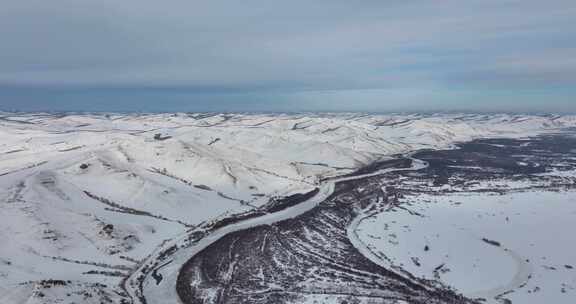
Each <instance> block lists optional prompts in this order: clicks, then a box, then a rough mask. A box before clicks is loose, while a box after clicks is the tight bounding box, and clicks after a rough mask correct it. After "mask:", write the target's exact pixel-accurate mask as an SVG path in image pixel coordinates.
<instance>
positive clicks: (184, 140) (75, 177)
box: [0, 112, 576, 304]
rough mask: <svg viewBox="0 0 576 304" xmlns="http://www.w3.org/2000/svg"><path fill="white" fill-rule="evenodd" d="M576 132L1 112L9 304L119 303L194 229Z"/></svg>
mask: <svg viewBox="0 0 576 304" xmlns="http://www.w3.org/2000/svg"><path fill="white" fill-rule="evenodd" d="M575 126H576V117H574V116H551V115H548V116H527V115H509V114H499V115H472V114H450V115H447V114H442V115H417V114H410V115H360V114H185V113H180V114H150V115H136V114H68V115H56V114H46V113H36V114H22V113H20V114H14V113H1V112H0V244H2V245H1V246H0V303H6V304H11V303H56V302H58V301H59V299H60V300H61V299H63V300H62V301H64V303H70V302H73V301H76V302H83V303H101V302H103V303H113V302H118V299H119V298H120V297H119V296H118V295H117V294H116V292H120V293H121V292H122V291H121V290H119V289H118V286H120V283H121V281H122V279H123V278H125V277H127V276H128V275H129V274H130V273H132V272H133V271H134V269H136V268H138V264H139V263H140V262H141V261H143V260H145V259H146V257H147V256H149V255H150V254H152V253H153V252H154V250H155V249H156V248H158V247H159V246H160V245H161V244H162V243H163V242H164V241H165V240H167V239H171V238H173V237H175V236H178V235H182V233H184V232H185V231H187V230H188V229H190V228H192V227H194V226H196V225H199V224H202V223H205V222H210V221H213V220H215V219H218V218H224V217H226V216H229V215H232V214H235V213H241V212H245V211H248V210H251V209H253V208H257V207H259V206H262V205H263V204H265V203H267V202H268V201H269V200H270V199H271V198H273V197H278V196H286V195H290V194H294V193H302V192H307V191H310V190H312V189H314V188H315V187H316V186H317V184H318V181H319V180H320V179H321V178H323V177H328V176H336V175H341V174H346V173H350V172H351V171H352V170H354V169H356V168H358V167H361V166H363V165H366V164H369V163H370V162H372V161H374V160H378V159H382V158H386V157H389V156H391V155H393V154H397V153H405V152H409V151H413V150H417V149H422V148H431V149H436V148H446V147H450V146H451V145H453V144H454V143H455V142H457V141H466V140H470V139H474V138H481V137H521V136H529V135H535V134H540V133H543V132H555V131H557V130H560V129H564V128H569V127H575ZM502 242H503V244H506V243H505V242H504V240H502ZM506 246H508V244H506ZM520 249H521V248H519V249H518V251H517V252H518V253H519V254H521V253H522V250H520ZM515 252H516V251H515ZM558 263H561V262H558ZM502 271H504V270H502ZM560 271H561V270H560V269H559V270H557V272H558V273H560ZM47 280H62V281H64V283H65V284H62V282H60V281H58V282H52V281H47ZM99 284H100V285H99ZM102 284H104V285H105V286H104V285H102ZM571 284H572V285H570V286H573V285H574V284H573V283H571ZM47 286H48V287H47ZM540 287H541V289H544V287H542V286H540ZM569 288H570V287H567V288H566V289H569ZM47 290H48V291H49V292H47ZM541 294H543V293H541ZM68 295H69V296H68Z"/></svg>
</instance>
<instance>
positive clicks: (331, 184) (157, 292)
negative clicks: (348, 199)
mask: <svg viewBox="0 0 576 304" xmlns="http://www.w3.org/2000/svg"><path fill="white" fill-rule="evenodd" d="M411 160H412V162H411V165H412V166H411V167H409V168H388V169H382V170H377V171H375V172H372V173H367V174H361V175H355V176H345V177H340V178H333V179H327V180H325V181H323V182H322V183H321V184H320V185H319V191H318V193H317V194H316V195H315V196H314V197H312V198H310V199H309V200H307V201H304V202H302V203H300V204H298V205H295V206H291V207H288V208H286V209H284V210H281V211H278V212H274V213H269V214H265V215H262V216H259V217H255V218H249V219H246V220H242V221H240V222H237V223H234V224H230V225H227V226H224V227H222V228H218V229H216V230H214V231H211V232H210V233H209V234H208V235H207V236H205V237H204V238H202V239H201V240H199V241H198V242H196V243H194V244H192V245H190V246H187V247H186V246H183V245H184V244H186V241H187V239H188V235H189V233H186V234H184V235H181V236H179V237H177V238H174V239H171V240H167V241H166V242H165V243H164V244H163V245H162V246H160V247H159V248H158V249H157V250H156V251H155V252H154V253H153V254H151V255H150V256H149V257H148V258H147V259H146V260H145V261H144V262H143V263H142V264H140V265H139V267H138V269H136V270H135V271H134V272H133V273H132V274H131V275H130V276H129V277H128V278H127V279H126V280H125V282H124V289H125V291H126V292H127V293H128V295H129V296H130V298H131V299H132V303H134V304H136V303H138V304H146V303H165V304H170V303H181V302H180V299H179V297H178V294H177V292H176V281H177V278H178V274H179V271H180V268H181V265H183V264H184V263H186V261H188V260H189V259H191V258H192V257H194V256H195V255H196V254H197V253H199V252H200V251H202V250H203V249H205V248H206V247H208V246H209V245H211V244H212V243H214V242H216V241H217V240H219V239H220V238H222V237H224V236H225V235H227V234H229V233H232V232H236V231H240V230H244V229H248V228H251V227H256V226H261V225H269V224H273V223H276V222H279V221H282V220H286V219H290V218H294V217H297V216H299V215H301V214H303V213H305V212H307V211H309V210H312V209H313V208H314V207H316V206H318V204H320V203H321V202H323V201H325V200H326V199H327V198H328V197H329V196H330V195H332V193H333V192H334V188H335V185H336V183H338V182H345V181H351V180H357V179H362V178H367V177H372V176H376V175H380V174H384V173H388V172H396V171H408V170H420V169H424V168H426V166H427V163H426V162H423V161H420V160H417V159H411ZM174 246H176V247H174ZM170 248H175V249H174V250H173V251H172V252H170V254H169V258H166V253H165V252H166V250H167V249H170ZM159 261H161V262H160V263H158V262H159ZM167 263H168V264H167ZM152 273H154V277H152V276H151V274H152ZM159 275H160V276H159ZM158 278H161V279H160V280H159V279H158Z"/></svg>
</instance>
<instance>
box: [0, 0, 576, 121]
mask: <svg viewBox="0 0 576 304" xmlns="http://www.w3.org/2000/svg"><path fill="white" fill-rule="evenodd" d="M0 109H4V110H55V111H58V110H84V111H306V110H311V111H315V110H322V111H379V112H381V111H434V110H443V111H474V110H481V111H553V112H576V2H575V1H574V0H549V1H542V0H510V1H506V0H500V1H495V0H421V1H406V0H390V1H389V0H374V1H373V0H362V1H350V0H348V1H341V0H306V1H304V0H290V1H273V0H244V1H232V0H229V1H221V0H210V1H195V0H166V1H148V0H121V1H119V0H52V1H46V0H21V1H13V0H0Z"/></svg>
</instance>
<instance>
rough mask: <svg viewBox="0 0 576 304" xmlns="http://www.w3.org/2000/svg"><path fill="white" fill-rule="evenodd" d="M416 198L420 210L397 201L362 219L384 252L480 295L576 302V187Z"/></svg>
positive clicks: (367, 238)
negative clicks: (575, 189) (396, 205)
mask: <svg viewBox="0 0 576 304" xmlns="http://www.w3.org/2000/svg"><path fill="white" fill-rule="evenodd" d="M408 201H409V202H410V206H409V207H408V210H410V211H415V212H409V211H408V210H406V209H401V208H395V209H392V210H390V211H389V212H384V213H380V214H377V215H373V216H371V217H367V218H365V219H363V220H362V221H361V223H360V224H359V225H358V226H357V227H356V229H355V231H356V233H357V235H358V236H359V239H360V240H361V242H362V243H364V244H366V245H367V246H368V247H369V248H370V249H371V251H372V252H374V253H375V254H376V255H380V256H386V257H387V258H389V259H390V260H391V261H390V262H391V263H392V264H393V265H397V266H401V267H402V268H404V269H405V270H407V271H408V272H410V273H412V274H414V275H416V276H420V277H424V278H428V279H432V280H434V279H440V281H442V282H443V283H445V284H447V285H448V286H451V287H453V288H455V289H457V290H458V291H459V292H462V293H463V294H465V295H467V296H469V297H473V298H486V299H489V300H492V301H495V299H494V297H497V296H498V295H502V294H504V293H506V292H507V291H510V290H512V292H509V293H507V294H505V297H506V298H508V299H510V300H512V302H513V303H546V302H549V303H558V304H562V303H566V304H568V303H573V301H574V298H575V297H576V270H575V269H574V267H576V265H575V264H576V247H575V244H574V235H573V234H572V231H575V230H576V193H574V192H571V191H568V192H546V191H538V192H536V191H527V192H513V193H510V194H505V195H500V194H494V193H492V194H490V193H483V194H478V193H457V194H449V195H429V194H422V195H419V196H416V197H410V198H409V199H408ZM494 242H496V243H494ZM492 301H489V303H492ZM494 303H499V302H497V301H495V302H494Z"/></svg>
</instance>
